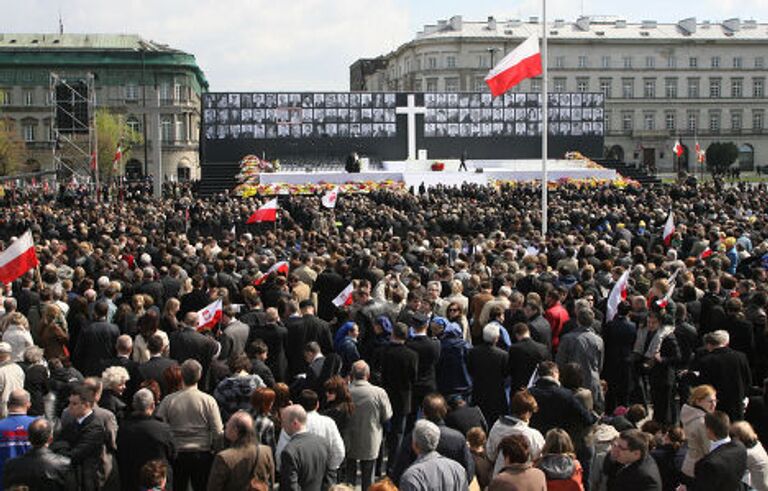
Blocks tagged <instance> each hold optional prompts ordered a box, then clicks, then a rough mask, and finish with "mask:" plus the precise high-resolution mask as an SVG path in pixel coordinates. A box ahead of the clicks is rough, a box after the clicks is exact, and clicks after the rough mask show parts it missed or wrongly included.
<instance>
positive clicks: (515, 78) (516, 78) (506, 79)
mask: <svg viewBox="0 0 768 491" xmlns="http://www.w3.org/2000/svg"><path fill="white" fill-rule="evenodd" d="M541 73H542V69H541V50H540V49H539V36H538V35H537V34H534V35H533V36H531V37H529V38H528V39H526V40H525V41H523V42H522V43H521V44H520V45H519V46H518V47H517V48H515V49H513V50H512V51H510V52H509V53H508V54H507V56H505V57H504V58H502V60H501V61H500V62H499V63H498V64H497V65H496V66H495V67H493V68H492V69H491V71H490V72H488V75H486V76H485V83H486V84H488V88H490V89H491V94H493V96H494V97H497V96H500V95H501V94H503V93H504V92H506V91H508V90H509V89H511V88H512V87H514V86H515V85H517V84H519V83H520V82H522V81H523V80H525V79H527V78H533V77H535V76H537V75H541Z"/></svg>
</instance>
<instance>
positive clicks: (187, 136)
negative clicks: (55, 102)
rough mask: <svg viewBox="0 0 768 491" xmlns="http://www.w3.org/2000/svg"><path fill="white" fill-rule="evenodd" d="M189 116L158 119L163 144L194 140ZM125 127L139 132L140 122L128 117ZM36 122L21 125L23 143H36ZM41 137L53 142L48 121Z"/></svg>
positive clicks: (195, 137) (133, 117) (45, 121)
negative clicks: (190, 129) (189, 130)
mask: <svg viewBox="0 0 768 491" xmlns="http://www.w3.org/2000/svg"><path fill="white" fill-rule="evenodd" d="M190 118H191V115H182V116H179V117H176V118H174V116H172V115H163V116H161V118H160V128H161V137H162V140H163V142H165V143H173V142H184V141H189V140H196V139H197V135H195V132H194V131H193V132H191V133H189V132H188V128H189V125H190ZM125 123H126V125H127V126H128V127H129V128H131V129H132V130H133V131H135V132H137V133H140V132H141V122H140V121H139V119H138V118H136V117H135V116H129V117H128V118H127V119H126V121H125ZM38 126H39V124H38V122H37V121H35V120H25V121H23V122H22V125H21V134H22V138H24V141H25V142H35V141H38V138H37V130H38ZM43 135H46V136H45V137H44V139H43V140H40V141H53V140H54V134H53V129H52V128H51V124H50V120H44V121H43Z"/></svg>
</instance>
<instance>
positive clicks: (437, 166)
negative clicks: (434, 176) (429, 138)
mask: <svg viewBox="0 0 768 491" xmlns="http://www.w3.org/2000/svg"><path fill="white" fill-rule="evenodd" d="M432 170H433V171H435V172H440V171H443V170H445V162H438V161H435V162H432Z"/></svg>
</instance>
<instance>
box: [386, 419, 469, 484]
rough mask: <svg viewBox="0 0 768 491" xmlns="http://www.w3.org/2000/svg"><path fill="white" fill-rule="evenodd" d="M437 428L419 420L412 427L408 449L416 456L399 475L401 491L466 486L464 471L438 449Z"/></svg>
mask: <svg viewBox="0 0 768 491" xmlns="http://www.w3.org/2000/svg"><path fill="white" fill-rule="evenodd" d="M439 441H440V428H439V427H438V426H437V425H436V424H435V423H433V422H431V421H428V420H426V419H421V420H419V421H417V422H416V424H415V425H414V427H413V434H412V440H411V448H413V451H414V453H415V454H416V456H417V458H416V461H415V462H414V463H413V464H411V466H410V467H408V469H406V471H405V472H404V473H403V476H402V477H401V478H400V484H399V485H400V490H401V491H417V490H418V491H421V490H423V491H427V490H429V491H443V490H445V491H448V490H451V491H452V490H458V489H467V486H468V484H467V474H466V472H465V470H464V468H463V467H462V466H461V464H459V463H458V462H456V461H455V460H452V459H449V458H447V457H443V456H442V455H440V454H439V453H438V452H437V444H438V442H439Z"/></svg>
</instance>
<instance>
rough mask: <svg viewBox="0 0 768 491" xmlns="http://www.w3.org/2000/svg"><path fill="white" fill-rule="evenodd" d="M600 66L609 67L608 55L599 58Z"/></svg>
mask: <svg viewBox="0 0 768 491" xmlns="http://www.w3.org/2000/svg"><path fill="white" fill-rule="evenodd" d="M600 66H601V67H603V68H611V57H610V56H603V57H602V58H601V59H600Z"/></svg>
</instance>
